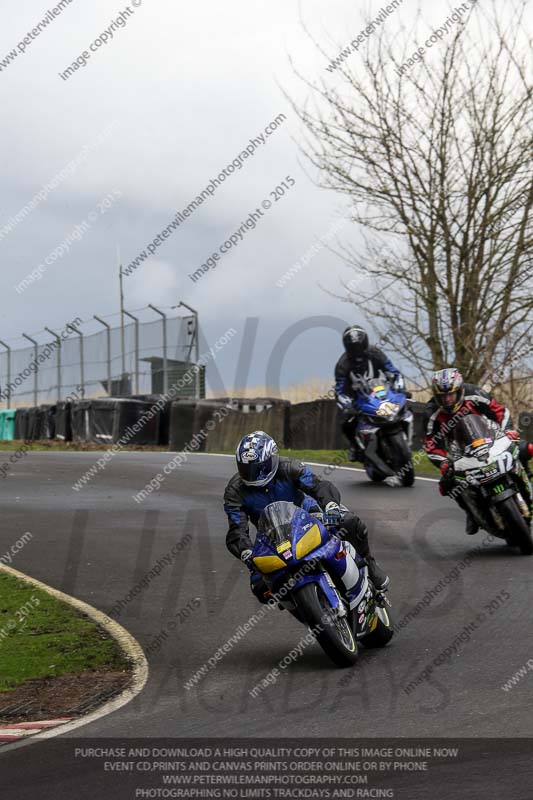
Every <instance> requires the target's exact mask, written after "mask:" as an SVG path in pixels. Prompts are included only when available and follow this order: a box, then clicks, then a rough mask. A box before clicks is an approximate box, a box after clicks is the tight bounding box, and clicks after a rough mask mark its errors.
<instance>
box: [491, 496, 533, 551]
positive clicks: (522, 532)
mask: <svg viewBox="0 0 533 800" xmlns="http://www.w3.org/2000/svg"><path fill="white" fill-rule="evenodd" d="M498 511H499V512H500V514H501V516H502V517H503V518H504V520H505V527H506V530H507V531H508V536H507V541H508V542H509V544H510V545H514V546H515V547H519V548H520V552H521V553H522V555H523V556H530V555H533V539H532V537H531V529H530V526H529V525H528V523H527V522H526V520H525V519H524V517H523V516H522V514H521V513H520V509H519V508H518V506H517V504H516V502H515V499H514V497H508V498H507V499H506V500H503V502H501V503H498Z"/></svg>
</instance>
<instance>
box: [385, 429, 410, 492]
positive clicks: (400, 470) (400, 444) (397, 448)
mask: <svg viewBox="0 0 533 800" xmlns="http://www.w3.org/2000/svg"><path fill="white" fill-rule="evenodd" d="M387 438H388V441H387V445H388V446H389V447H390V449H391V455H392V458H393V464H392V465H391V466H392V469H393V470H394V471H395V473H396V475H397V476H398V477H399V479H400V481H401V484H402V486H412V485H413V483H414V482H415V468H414V466H413V460H412V456H411V451H410V449H409V445H408V444H407V441H406V439H405V436H404V434H403V433H394V434H393V435H392V436H389V437H387Z"/></svg>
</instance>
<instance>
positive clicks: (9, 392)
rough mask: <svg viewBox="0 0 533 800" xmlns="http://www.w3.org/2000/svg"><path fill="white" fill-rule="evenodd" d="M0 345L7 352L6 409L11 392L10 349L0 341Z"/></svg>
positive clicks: (8, 405)
mask: <svg viewBox="0 0 533 800" xmlns="http://www.w3.org/2000/svg"><path fill="white" fill-rule="evenodd" d="M0 344H1V345H2V347H5V348H6V351H7V393H6V403H7V407H8V408H11V390H10V388H9V384H10V383H11V348H10V346H9V345H8V344H6V343H5V342H3V341H2V340H1V339H0Z"/></svg>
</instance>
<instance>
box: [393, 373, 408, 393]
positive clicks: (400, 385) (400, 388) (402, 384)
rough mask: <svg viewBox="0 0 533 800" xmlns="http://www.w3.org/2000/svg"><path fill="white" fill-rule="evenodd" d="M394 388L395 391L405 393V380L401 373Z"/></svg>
mask: <svg viewBox="0 0 533 800" xmlns="http://www.w3.org/2000/svg"><path fill="white" fill-rule="evenodd" d="M392 388H393V389H394V391H395V392H403V393H405V381H404V379H403V377H402V376H401V375H397V376H396V377H395V379H394V383H393V384H392Z"/></svg>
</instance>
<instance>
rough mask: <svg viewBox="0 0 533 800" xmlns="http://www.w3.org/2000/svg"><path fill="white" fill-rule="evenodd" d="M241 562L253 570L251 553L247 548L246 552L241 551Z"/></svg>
mask: <svg viewBox="0 0 533 800" xmlns="http://www.w3.org/2000/svg"><path fill="white" fill-rule="evenodd" d="M240 557H241V561H242V562H243V564H246V566H247V567H248V569H253V568H254V565H253V561H252V551H251V550H250V549H249V548H248V549H247V550H243V551H242V553H241V556H240Z"/></svg>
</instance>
